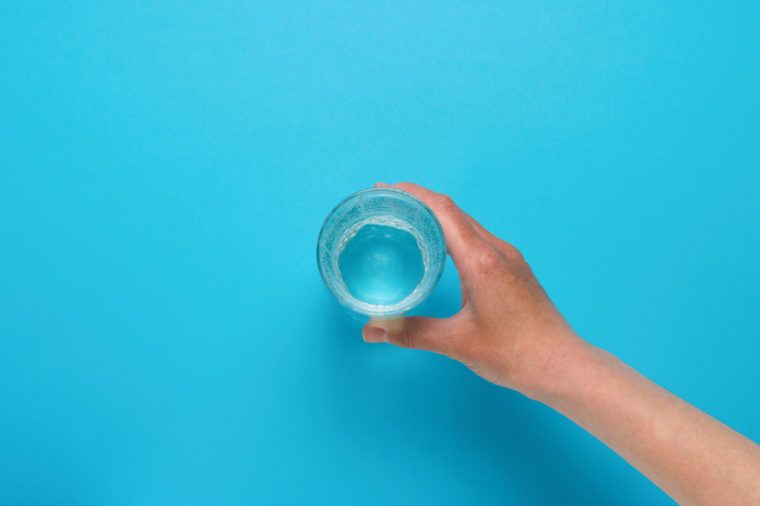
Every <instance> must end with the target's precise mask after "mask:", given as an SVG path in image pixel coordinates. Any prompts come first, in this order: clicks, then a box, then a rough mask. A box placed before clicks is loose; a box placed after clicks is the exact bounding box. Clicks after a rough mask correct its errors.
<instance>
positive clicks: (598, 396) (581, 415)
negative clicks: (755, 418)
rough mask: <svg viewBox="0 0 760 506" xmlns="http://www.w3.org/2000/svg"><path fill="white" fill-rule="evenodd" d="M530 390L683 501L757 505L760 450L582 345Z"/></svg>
mask: <svg viewBox="0 0 760 506" xmlns="http://www.w3.org/2000/svg"><path fill="white" fill-rule="evenodd" d="M577 342H578V344H577V345H573V346H571V347H570V348H569V350H563V352H564V353H566V354H568V353H569V354H570V356H569V357H568V356H565V357H564V358H563V359H562V360H556V361H553V363H554V364H555V365H557V366H558V367H557V368H556V369H554V370H553V371H551V372H549V371H547V373H546V374H545V375H544V378H543V380H542V382H541V385H540V387H539V388H536V389H535V391H533V392H531V394H532V395H531V396H533V397H535V398H536V399H537V400H539V401H541V402H544V403H545V404H547V405H549V406H551V407H553V408H554V409H556V410H558V411H560V412H561V413H563V414H564V415H566V416H567V417H569V418H571V419H572V420H574V421H575V422H576V423H578V424H579V425H581V426H582V427H584V428H585V429H586V430H588V431H589V432H591V433H592V434H594V435H595V436H596V437H598V438H599V439H601V440H602V441H603V442H605V443H606V444H607V445H608V446H610V447H611V448H612V449H614V450H615V451H616V452H617V453H618V454H620V455H621V456H622V457H623V458H625V459H626V460H627V461H628V462H629V463H631V464H632V465H633V466H634V467H636V468H637V469H639V470H640V471H641V472H642V473H644V474H645V475H646V476H648V477H649V478H650V479H651V480H652V481H654V482H655V483H656V484H657V485H658V486H660V487H661V488H662V489H663V490H664V491H665V492H666V493H668V494H669V495H671V496H672V497H673V498H674V499H675V500H677V501H678V502H680V503H684V504H760V447H758V446H757V445H756V444H754V443H753V442H752V441H750V440H748V439H747V438H745V437H743V436H741V435H740V434H738V433H736V432H734V431H733V430H731V429H730V428H728V427H726V426H725V425H723V424H722V423H720V422H718V421H717V420H715V419H713V418H712V417H710V416H708V415H706V414H705V413H703V412H701V411H699V410H698V409H696V408H695V407H693V406H691V405H690V404H688V403H686V402H684V401H683V400H681V399H679V398H678V397H676V396H674V395H672V394H671V393H669V392H667V391H666V390H664V389H662V388H660V387H659V386H657V385H656V384H654V383H652V382H651V381H649V380H647V379H646V378H645V377H643V376H641V375H640V374H638V373H637V372H636V371H634V370H633V369H631V368H629V367H628V366H626V365H625V364H623V363H622V362H620V361H619V360H618V359H616V358H615V357H613V356H612V355H610V354H609V353H606V352H604V351H602V350H600V349H598V348H595V347H593V346H591V345H589V344H587V343H585V342H583V341H577Z"/></svg>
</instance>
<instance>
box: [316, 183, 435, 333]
mask: <svg viewBox="0 0 760 506" xmlns="http://www.w3.org/2000/svg"><path fill="white" fill-rule="evenodd" d="M445 261H446V242H445V239H444V235H443V230H442V229H441V225H440V223H438V220H437V219H436V217H435V215H434V214H433V212H432V211H431V210H430V209H429V208H428V207H427V206H426V205H425V204H424V203H423V202H422V201H420V200H419V199H417V198H416V197H414V196H413V195H411V194H409V193H407V192H404V191H401V190H396V189H393V188H372V189H369V190H362V191H359V192H356V193H354V194H353V195H349V196H348V197H346V198H345V199H343V200H342V201H341V202H340V203H339V204H338V205H337V206H335V208H334V209H333V210H332V211H331V212H330V214H329V215H328V216H327V219H326V220H325V222H324V224H323V225H322V229H321V230H320V232H319V239H318V241H317V262H318V264H319V272H320V274H321V275H322V279H323V280H324V282H325V285H327V288H329V289H330V291H331V292H332V294H333V295H334V296H335V298H336V299H337V300H338V302H340V303H341V304H342V305H343V306H345V307H346V308H347V309H348V310H349V311H351V312H352V313H355V314H359V315H365V316H369V317H370V318H390V317H395V316H399V315H402V314H404V313H406V312H408V311H410V310H411V309H412V308H414V307H416V306H417V305H419V304H420V303H421V302H422V301H423V300H425V298H426V297H427V296H428V295H430V292H431V291H432V290H433V288H434V287H435V285H436V283H438V280H439V279H440V277H441V273H442V272H443V266H444V264H445Z"/></svg>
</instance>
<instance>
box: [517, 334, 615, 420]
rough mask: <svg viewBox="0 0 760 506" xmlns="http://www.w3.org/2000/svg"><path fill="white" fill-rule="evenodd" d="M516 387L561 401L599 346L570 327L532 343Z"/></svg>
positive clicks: (546, 401) (535, 396)
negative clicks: (531, 349)
mask: <svg viewBox="0 0 760 506" xmlns="http://www.w3.org/2000/svg"><path fill="white" fill-rule="evenodd" d="M532 344H533V346H531V347H533V348H534V350H533V351H532V352H530V353H528V354H527V356H528V357H529V359H528V360H525V363H524V365H523V367H522V368H521V371H520V372H519V373H518V374H517V378H516V379H515V387H516V389H517V390H518V391H519V392H521V393H522V394H524V395H526V396H528V397H530V398H532V399H534V400H537V401H539V402H542V403H544V404H547V405H554V404H555V403H558V402H562V399H563V398H564V397H566V396H567V395H569V394H571V393H572V390H573V388H574V387H573V385H574V384H575V383H576V382H577V381H578V377H579V376H580V375H582V374H583V371H584V370H585V369H586V368H587V367H589V366H590V365H591V364H592V363H594V362H595V359H596V358H598V354H599V352H600V350H599V349H598V348H596V347H595V346H593V345H591V344H590V343H588V342H587V341H585V340H584V339H582V338H580V337H579V336H578V335H577V334H575V332H573V331H572V330H570V329H567V330H563V331H562V332H561V333H558V334H555V335H551V336H545V337H544V338H542V339H540V340H536V342H534V343H532Z"/></svg>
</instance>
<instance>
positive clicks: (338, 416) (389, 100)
mask: <svg viewBox="0 0 760 506" xmlns="http://www.w3.org/2000/svg"><path fill="white" fill-rule="evenodd" d="M759 20H760V4H758V3H757V2H734V3H730V4H729V3H725V2H668V3H664V2H659V1H643V2H617V1H594V2H472V3H470V2H457V1H446V2H419V3H412V2H382V3H374V2H345V3H339V2H316V3H315V2H273V3H257V2H240V1H229V2H197V1H183V2H179V1H175V2H153V1H134V2H100V1H89V2H85V1H81V2H66V1H63V2H35V1H15V0H11V1H10V2H9V1H7V0H6V1H5V2H3V3H2V4H1V5H0V97H1V98H0V106H1V107H2V108H1V109H0V169H1V171H2V172H1V179H0V503H2V504H20V505H25V504H74V505H95V504H98V505H99V504H111V505H133V504H140V505H152V504H156V505H165V504H182V505H192V504H233V505H236V504H268V503H297V504H315V503H321V504H357V503H362V504H504V503H519V504H545V503H555V502H559V503H568V504H615V503H620V504H624V503H627V504H648V503H651V504H668V503H669V499H668V498H667V497H666V496H665V495H664V494H662V493H661V492H659V491H658V490H657V489H656V488H655V487H654V486H653V485H651V484H650V483H649V482H648V481H647V480H646V479H645V478H643V477H642V476H641V475H639V474H638V473H637V472H636V471H635V470H633V469H632V468H630V467H629V466H628V465H627V464H626V463H625V462H624V461H622V460H621V459H620V458H619V457H617V456H615V455H614V454H613V453H612V452H611V451H609V450H608V449H606V448H605V447H604V446H603V445H602V444H601V443H599V442H598V441H596V440H595V439H594V438H592V437H591V436H589V435H587V434H586V433H585V432H583V431H582V430H581V429H579V428H577V427H576V426H574V425H573V424H572V423H571V422H569V421H566V420H565V419H563V418H562V417H561V416H560V415H558V414H556V413H554V412H552V411H551V410H550V409H548V408H545V407H543V406H541V405H539V404H537V403H534V402H532V401H530V400H528V399H526V398H524V397H522V396H520V395H519V394H516V393H514V392H510V391H506V390H503V389H499V388H497V387H495V386H493V385H490V384H488V383H486V382H485V381H482V380H480V379H479V378H477V377H475V376H474V375H472V374H471V373H470V372H469V371H468V370H466V369H465V368H464V367H462V366H460V365H459V364H457V363H454V362H452V361H449V360H448V359H446V358H443V357H439V356H434V355H432V354H427V353H423V352H410V351H406V350H398V349H392V348H391V347H383V346H379V347H378V346H369V345H365V344H364V343H363V342H362V341H361V339H360V337H359V327H358V324H357V323H356V322H354V321H352V320H351V319H350V318H348V317H347V316H345V315H344V314H343V313H342V312H341V311H340V310H339V309H338V308H337V307H336V304H335V303H334V302H333V301H332V300H331V299H330V297H329V295H328V293H327V291H326V290H325V288H324V287H323V286H322V284H321V280H320V278H319V275H318V272H317V268H316V262H315V242H316V236H317V233H318V230H319V226H320V224H321V222H322V220H323V219H324V217H325V216H326V214H327V212H328V211H329V210H330V208H331V207H332V206H333V205H334V204H335V203H337V202H338V201H339V200H340V199H341V198H342V197H344V196H345V195H347V194H348V193H351V192H353V191H355V190H358V189H361V188H365V187H368V186H370V185H371V184H372V183H374V182H375V181H378V180H380V181H388V182H394V181H399V180H412V181H417V182H419V183H422V184H425V185H428V186H430V187H432V188H435V189H437V190H440V191H443V192H446V193H449V194H450V195H452V196H453V197H454V198H455V200H457V201H458V203H459V204H460V205H461V206H462V207H463V208H465V209H466V210H468V211H469V212H470V213H471V214H472V215H474V216H475V217H476V218H478V219H479V220H481V221H482V222H483V223H484V224H485V225H486V226H487V227H490V228H491V229H492V230H493V231H494V232H496V233H497V234H499V235H501V236H503V237H505V238H507V239H508V240H510V241H512V242H513V243H515V244H516V245H517V246H518V247H519V248H521V249H522V250H523V252H524V253H525V255H526V257H527V258H528V259H529V261H530V262H531V264H532V266H533V267H534V269H535V271H536V273H537V274H538V276H539V277H540V279H541V280H542V281H543V283H544V284H545V286H546V288H547V290H548V291H549V293H550V295H551V296H552V297H553V299H554V300H555V301H556V303H557V305H558V306H559V308H560V309H561V310H562V311H563V312H564V314H565V315H566V316H567V318H568V319H569V321H570V322H571V323H572V324H573V325H574V327H575V328H576V329H577V330H578V331H579V332H580V333H581V334H582V335H584V336H585V337H586V338H588V339H589V340H591V341H592V342H594V343H596V344H598V345H600V346H602V347H604V348H606V349H608V350H610V351H612V352H614V353H616V354H617V355H619V356H620V357H621V358H623V359H624V360H626V361H627V362H629V363H630V364H632V365H633V366H635V367H636V368H638V369H639V370H641V371H642V372H643V373H645V374H647V375H649V376H650V377H652V378H653V379H654V380H656V381H658V382H660V383H661V384H663V385H664V386H665V387H667V388H669V389H671V390H672V391H674V392H675V393H677V394H679V395H681V396H683V397H684V398H686V399H687V400H689V401H691V402H693V403H694V404H696V405H697V406H698V407H700V408H702V409H705V410H706V411H708V412H710V413H711V414H713V415H715V416H716V417H717V418H719V419H721V420H723V421H725V422H726V423H728V424H730V425H731V426H733V427H735V428H736V429H737V430H739V431H741V432H743V433H744V434H746V435H748V436H749V437H751V438H753V439H755V440H758V439H760V424H758V419H760V403H759V402H758V393H757V388H758V385H760V369H758V367H757V356H758V352H760V344H759V343H758V338H759V337H760V331H759V330H758V329H760V312H759V311H758V310H757V305H758V296H757V287H758V284H759V283H760V268H759V267H758V261H757V260H758V255H757V251H758V247H759V246H760V244H759V242H760V241H759V239H760V219H759V218H760V202H759V201H758V194H760V119H758V118H759V113H760V99H759V96H760V94H759V93H758V90H759V89H760V51H758V50H759V49H760V47H759V46H760V42H759V41H760V38H759V37H758V33H760V22H759ZM457 283H458V282H457V279H456V272H455V270H454V269H453V268H452V266H451V264H450V263H449V265H448V266H447V271H446V273H445V276H444V278H443V280H442V283H441V284H440V285H439V287H438V289H437V290H436V292H435V294H434V296H433V297H432V299H431V300H430V301H429V302H428V303H427V304H426V307H424V308H423V312H424V313H427V314H434V315H445V314H451V313H453V312H454V311H456V309H457V306H458V303H459V299H458V297H459V295H458V286H457Z"/></svg>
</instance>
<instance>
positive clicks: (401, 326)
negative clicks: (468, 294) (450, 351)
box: [362, 316, 453, 352]
mask: <svg viewBox="0 0 760 506" xmlns="http://www.w3.org/2000/svg"><path fill="white" fill-rule="evenodd" d="M452 323H453V322H451V321H449V319H448V318H445V319H443V318H427V317H422V316H410V317H408V318H397V319H393V320H370V322H369V323H367V324H366V325H365V326H364V328H363V329H362V337H363V338H364V340H365V341H366V342H368V343H392V344H395V345H396V346H401V347H402V348H418V349H421V350H430V351H436V352H443V348H445V345H446V342H447V339H446V338H447V337H448V336H449V335H450V334H451V325H452Z"/></svg>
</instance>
